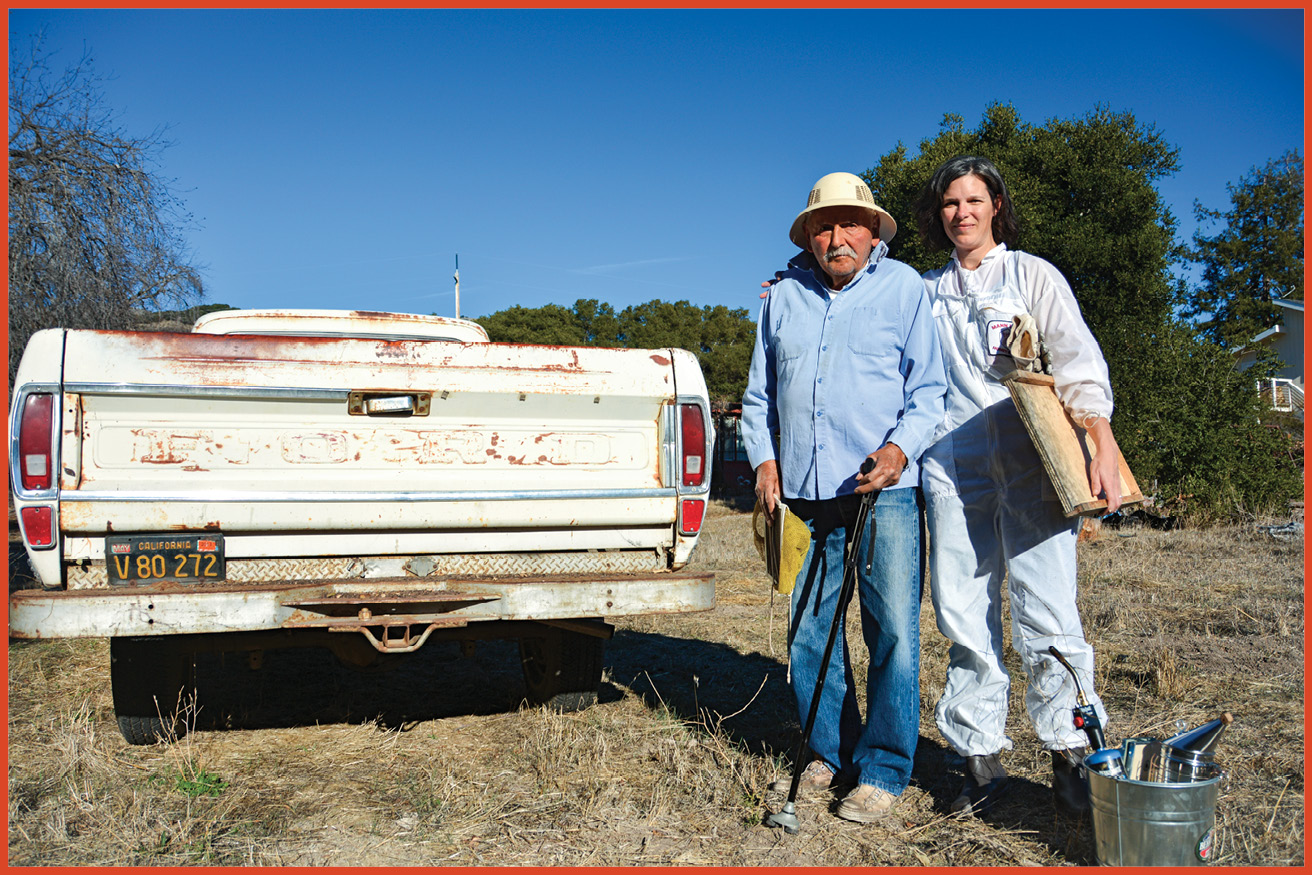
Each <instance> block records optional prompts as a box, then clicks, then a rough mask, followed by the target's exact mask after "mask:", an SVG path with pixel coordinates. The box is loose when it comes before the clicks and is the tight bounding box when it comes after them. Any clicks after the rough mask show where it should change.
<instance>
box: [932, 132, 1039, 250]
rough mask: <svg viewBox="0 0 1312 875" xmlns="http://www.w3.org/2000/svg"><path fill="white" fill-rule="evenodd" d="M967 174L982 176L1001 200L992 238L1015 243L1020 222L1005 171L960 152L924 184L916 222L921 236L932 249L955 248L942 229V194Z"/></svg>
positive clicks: (995, 217)
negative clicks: (940, 211)
mask: <svg viewBox="0 0 1312 875" xmlns="http://www.w3.org/2000/svg"><path fill="white" fill-rule="evenodd" d="M968 173H969V174H972V175H974V176H977V177H979V179H981V180H982V181H983V182H984V185H985V186H987V187H988V190H989V194H990V195H992V196H993V198H994V200H995V201H999V206H998V211H997V212H996V213H995V214H994V215H993V239H994V240H995V241H997V242H999V243H1006V244H1007V245H1008V246H1015V245H1016V238H1017V236H1018V235H1019V232H1020V225H1019V224H1017V222H1016V212H1015V211H1014V210H1013V209H1012V208H1011V195H1010V194H1008V193H1007V184H1006V183H1005V182H1003V181H1002V174H1001V173H999V172H998V168H997V167H996V166H994V164H993V162H992V161H990V160H989V159H987V158H981V157H979V156H978V155H958V156H957V157H956V158H953V159H951V160H949V161H946V162H944V163H943V166H941V167H939V169H938V170H935V171H934V175H933V176H931V177H930V179H929V182H927V183H925V187H924V189H923V190H922V191H921V192H920V197H919V198H917V199H916V206H915V211H916V224H917V225H919V226H920V236H921V238H922V239H923V240H924V241H925V243H926V244H928V245H929V248H930V249H951V248H952V241H951V240H949V239H948V235H947V234H946V233H945V232H944V231H943V217H942V215H940V213H939V208H940V207H942V205H943V195H944V193H945V192H947V190H948V186H949V185H951V184H952V183H953V182H954V181H955V180H957V179H959V178H961V177H962V176H965V175H966V174H968Z"/></svg>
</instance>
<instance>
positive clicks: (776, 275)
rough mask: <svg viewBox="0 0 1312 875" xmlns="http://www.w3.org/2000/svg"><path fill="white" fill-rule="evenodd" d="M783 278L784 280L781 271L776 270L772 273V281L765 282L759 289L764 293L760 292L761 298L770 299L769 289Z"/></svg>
mask: <svg viewBox="0 0 1312 875" xmlns="http://www.w3.org/2000/svg"><path fill="white" fill-rule="evenodd" d="M783 278H784V272H783V271H782V270H776V271H775V272H774V279H772V280H766V281H765V282H763V283H761V288H763V289H765V291H764V292H761V297H762V298H768V297H770V287H771V286H773V285H774V284H775V283H777V282H779V280H781V279H783Z"/></svg>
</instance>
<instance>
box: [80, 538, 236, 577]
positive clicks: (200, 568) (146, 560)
mask: <svg viewBox="0 0 1312 875" xmlns="http://www.w3.org/2000/svg"><path fill="white" fill-rule="evenodd" d="M105 566H106V568H107V569H108V570H109V582H110V583H112V584H118V585H120V586H121V585H123V584H129V583H154V582H155V581H157V580H176V581H182V582H184V583H193V582H194V583H218V582H219V581H222V580H223V576H224V562H223V536H222V535H220V534H205V535H176V534H167V535H111V536H109V537H107V538H105Z"/></svg>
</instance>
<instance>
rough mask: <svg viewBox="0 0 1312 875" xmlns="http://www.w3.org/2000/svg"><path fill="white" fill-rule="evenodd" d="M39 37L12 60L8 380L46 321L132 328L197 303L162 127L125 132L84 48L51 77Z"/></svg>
mask: <svg viewBox="0 0 1312 875" xmlns="http://www.w3.org/2000/svg"><path fill="white" fill-rule="evenodd" d="M48 59H49V56H48V55H46V54H42V49H41V42H40V39H39V38H38V39H37V40H35V41H34V42H33V44H32V46H31V49H30V52H29V54H28V55H26V56H16V55H15V54H13V53H12V49H11V55H10V59H9V385H10V387H12V386H13V381H14V372H15V370H16V368H17V366H18V361H19V359H20V358H21V356H22V352H23V348H24V346H25V345H26V344H27V339H28V338H29V337H30V336H31V335H32V334H33V332H35V331H38V330H40V329H42V328H51V327H57V326H62V327H68V328H131V327H133V326H134V325H135V324H137V322H138V321H139V320H140V317H141V316H142V315H144V313H148V312H157V311H159V310H162V309H180V308H183V307H186V306H189V305H192V304H195V303H197V302H199V301H200V300H201V299H202V298H203V297H204V286H203V284H202V281H201V276H200V272H199V267H198V266H197V265H195V264H193V263H192V261H191V257H190V255H191V254H190V250H189V247H188V245H187V242H186V238H185V236H184V232H185V231H186V230H189V229H190V228H191V227H193V225H194V223H193V221H192V218H191V216H190V215H189V214H187V213H186V211H185V208H184V207H183V204H182V202H181V201H180V200H179V199H178V197H177V196H176V195H175V194H174V193H173V191H172V190H171V188H170V181H169V180H165V179H162V178H161V177H160V176H159V175H158V171H157V169H156V168H157V165H158V159H159V155H160V152H162V151H163V149H165V148H167V146H168V145H169V144H168V142H167V141H166V140H165V139H164V136H163V130H162V129H157V130H155V131H154V132H152V133H151V134H149V135H147V136H145V137H132V136H129V135H128V134H127V133H126V132H124V131H123V130H122V128H121V127H120V126H119V125H118V123H117V121H116V119H115V118H114V115H113V113H111V112H110V111H109V110H108V109H106V108H105V107H104V105H103V96H102V93H101V80H100V79H99V78H98V77H97V76H96V75H95V73H94V71H93V69H92V63H91V58H90V56H87V55H84V56H83V57H82V59H81V60H80V61H79V62H78V63H77V64H76V65H74V66H71V67H69V68H67V69H65V70H64V71H62V72H61V73H58V74H56V73H54V72H53V71H52V70H51V68H50V66H49V63H48Z"/></svg>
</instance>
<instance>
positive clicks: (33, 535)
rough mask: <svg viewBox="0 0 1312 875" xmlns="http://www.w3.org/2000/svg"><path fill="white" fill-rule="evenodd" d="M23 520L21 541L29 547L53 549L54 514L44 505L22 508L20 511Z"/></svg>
mask: <svg viewBox="0 0 1312 875" xmlns="http://www.w3.org/2000/svg"><path fill="white" fill-rule="evenodd" d="M20 513H21V514H22V518H23V539H24V540H26V541H27V543H28V546H30V547H53V546H54V545H55V513H54V511H53V510H52V509H51V508H49V507H47V506H45V505H35V506H33V507H24V508H22V509H21V510H20Z"/></svg>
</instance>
